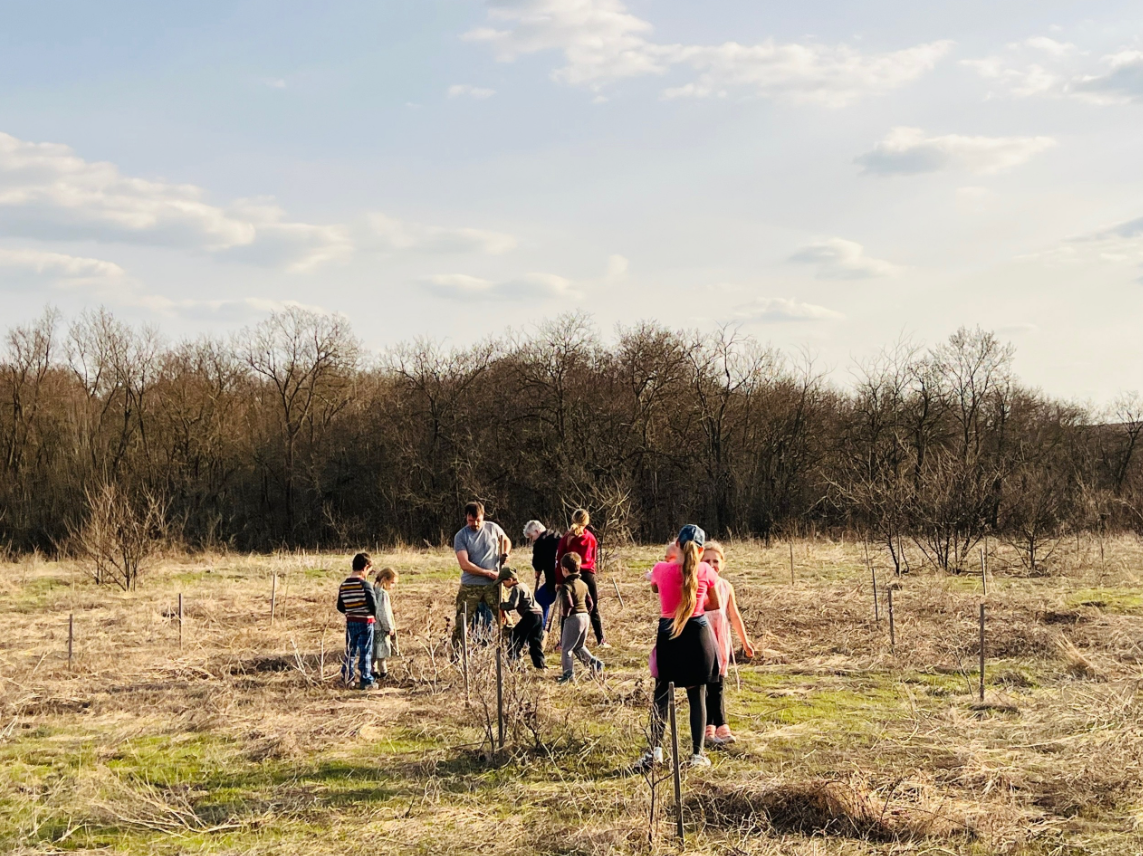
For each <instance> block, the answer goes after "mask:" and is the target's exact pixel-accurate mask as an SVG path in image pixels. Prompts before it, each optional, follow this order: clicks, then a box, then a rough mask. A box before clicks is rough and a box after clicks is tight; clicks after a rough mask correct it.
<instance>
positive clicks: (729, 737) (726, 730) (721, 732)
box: [708, 725, 737, 743]
mask: <svg viewBox="0 0 1143 856" xmlns="http://www.w3.org/2000/svg"><path fill="white" fill-rule="evenodd" d="M708 739H709V735H708ZM714 739H715V741H716V742H717V743H736V742H737V738H736V737H735V736H734V735H733V734H731V733H730V726H729V725H720V726H718V728H717V729H715V732H714Z"/></svg>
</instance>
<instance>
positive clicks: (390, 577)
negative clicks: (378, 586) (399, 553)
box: [374, 568, 397, 584]
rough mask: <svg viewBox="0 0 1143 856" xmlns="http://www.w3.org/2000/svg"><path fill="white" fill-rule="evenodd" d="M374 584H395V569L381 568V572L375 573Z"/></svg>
mask: <svg viewBox="0 0 1143 856" xmlns="http://www.w3.org/2000/svg"><path fill="white" fill-rule="evenodd" d="M374 582H378V583H382V584H384V583H387V582H397V571H396V569H395V568H382V569H381V570H379V571H378V572H377V576H376V577H374Z"/></svg>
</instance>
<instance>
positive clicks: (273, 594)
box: [270, 574, 278, 627]
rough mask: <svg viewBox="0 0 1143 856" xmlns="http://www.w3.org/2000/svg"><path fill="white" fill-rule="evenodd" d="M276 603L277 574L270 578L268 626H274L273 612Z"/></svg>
mask: <svg viewBox="0 0 1143 856" xmlns="http://www.w3.org/2000/svg"><path fill="white" fill-rule="evenodd" d="M277 605H278V575H277V574H274V576H273V577H271V579H270V626H271V627H273V626H274V612H275V608H276V607H277Z"/></svg>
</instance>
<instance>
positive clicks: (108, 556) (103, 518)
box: [74, 482, 167, 591]
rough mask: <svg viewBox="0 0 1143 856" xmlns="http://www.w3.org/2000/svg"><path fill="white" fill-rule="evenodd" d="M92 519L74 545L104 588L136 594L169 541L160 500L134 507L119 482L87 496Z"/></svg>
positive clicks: (77, 534) (143, 500) (145, 500)
mask: <svg viewBox="0 0 1143 856" xmlns="http://www.w3.org/2000/svg"><path fill="white" fill-rule="evenodd" d="M87 505H88V509H89V511H88V517H87V520H86V522H85V523H84V524H83V526H82V527H81V528H80V529H79V530H78V531H77V532H75V533H74V544H75V546H76V547H77V548H78V550H79V552H80V555H81V557H82V558H83V559H85V560H86V561H87V562H89V563H90V564H88V565H86V566H85V567H86V570H87V572H88V574H89V575H90V576H91V578H92V579H93V580H94V581H95V582H96V583H98V584H99V585H116V586H118V587H119V588H121V589H123V591H134V590H135V588H136V586H137V585H138V583H139V578H140V577H141V576H142V574H143V573H144V571H146V569H147V566H148V563H149V561H150V560H151V559H152V558H153V557H154V556H155V554H156V553H158V552H159V550H161V549H162V546H163V544H164V542H165V540H166V536H167V527H166V506H165V504H164V502H163V501H162V500H161V499H160V498H159V497H156V496H154V495H147V496H144V497H142V498H141V499H140V500H138V501H136V502H132V501H131V499H130V498H129V497H128V496H127V494H126V493H125V492H124V491H123V490H121V489H120V488H118V487H117V486H116V485H115V484H114V483H113V482H107V483H105V484H103V485H101V486H100V487H98V488H93V489H91V490H89V491H88V492H87Z"/></svg>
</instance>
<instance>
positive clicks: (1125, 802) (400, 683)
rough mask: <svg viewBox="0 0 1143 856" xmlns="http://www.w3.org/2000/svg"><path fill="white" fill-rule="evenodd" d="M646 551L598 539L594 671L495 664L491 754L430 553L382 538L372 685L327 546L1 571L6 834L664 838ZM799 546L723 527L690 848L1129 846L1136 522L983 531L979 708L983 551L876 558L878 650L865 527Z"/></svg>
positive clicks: (573, 842) (577, 843) (202, 842)
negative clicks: (929, 563) (320, 550)
mask: <svg viewBox="0 0 1143 856" xmlns="http://www.w3.org/2000/svg"><path fill="white" fill-rule="evenodd" d="M526 552H527V551H525V553H526ZM659 552H660V550H659V548H628V549H624V550H622V551H621V552H620V553H619V554H618V555H611V556H608V557H606V558H607V567H606V568H605V570H604V571H603V573H602V577H601V591H602V592H603V595H604V598H605V599H604V603H603V610H604V619H605V625H606V627H607V628H608V636H609V641H611V642H612V644H613V645H614V646H615V647H614V648H613V649H612V650H608V651H603V652H601V655H602V656H603V658H604V659H605V661H606V663H607V671H606V675H605V677H604V678H603V679H602V680H599V681H594V680H590V679H587V678H585V677H581V679H580V681H579V683H578V684H577V685H576V686H575V687H557V686H556V685H555V683H554V678H555V676H556V675H557V674H558V670H556V669H550V670H549V671H547V672H546V673H543V674H542V675H540V674H537V673H535V672H533V671H531V669H530V668H528V669H515V668H514V669H510V670H509V671H508V673H507V677H506V696H507V709H508V735H507V747H506V749H505V750H504V751H503V752H502V753H493V752H491V748H492V747H491V743H490V740H491V738H492V737H493V736H494V734H495V730H496V727H495V707H494V705H495V685H494V680H493V678H492V675H493V668H492V665H491V662H492V660H491V656H490V655H489V654H488V653H487V652H485V651H474V653H473V657H472V662H471V671H472V678H471V688H470V695H471V703H470V704H468V705H467V706H466V701H465V691H464V682H463V678H462V675H461V672H460V670H459V669H458V668H457V667H456V666H454V665H453V664H452V663H451V662H450V661H449V658H448V646H447V640H448V634H449V629H450V622H451V617H452V599H453V596H454V593H455V584H456V576H457V575H456V573H455V570H454V562H453V559H452V556H451V554H449V553H446V552H442V551H408V552H399V553H387V554H383V555H379V556H375V559H376V561H377V564H378V566H380V565H381V564H392V565H394V566H396V567H397V568H398V569H399V571H400V572H401V582H400V584H399V586H398V589H397V591H396V594H395V601H394V602H395V607H396V613H397V619H398V622H399V624H400V626H401V646H402V649H403V651H402V653H403V656H402V657H401V658H400V659H397V660H395V661H393V663H394V679H393V680H392V681H391V682H390V683H389V684H388V685H387V686H385V687H384V688H383V689H380V690H378V691H375V692H373V693H369V694H364V693H361V692H359V691H355V690H350V689H345V688H344V687H342V686H341V685H340V682H339V681H338V679H337V670H338V661H339V654H340V648H341V639H342V627H343V625H342V621H341V617H340V616H339V615H338V614H337V613H336V612H335V611H334V609H333V604H334V600H335V597H336V587H337V583H338V582H339V581H340V580H341V578H342V577H343V575H344V572H345V569H346V567H347V566H348V560H349V557H348V556H347V555H325V554H323V555H312V554H311V555H301V554H296V555H293V554H290V555H278V556H245V555H235V554H230V555H193V556H176V557H168V558H167V559H165V560H164V561H163V562H162V563H161V564H160V565H159V566H157V567H156V568H154V569H153V570H152V571H151V572H150V573H149V576H148V577H147V578H145V579H144V581H143V582H142V583H141V585H140V587H139V590H138V591H137V592H132V593H122V592H118V591H112V590H109V589H106V588H99V587H96V586H94V585H92V584H90V583H88V582H85V581H84V578H83V576H82V575H81V573H80V572H79V571H78V569H77V568H76V567H74V566H72V565H70V564H68V563H66V562H65V563H54V562H43V561H39V560H26V561H23V562H20V563H13V564H7V565H2V566H0V771H2V772H0V847H2V849H3V851H4V852H14V853H21V854H24V853H53V852H62V851H68V852H95V851H98V852H112V853H128V852H129V853H159V854H172V853H249V854H256V853H291V854H297V856H309V854H327V853H328V854H344V853H364V852H372V853H423V854H434V856H438V854H453V853H455V854H460V853H477V852H479V853H481V854H482V856H501V854H503V856H507V854H585V856H586V854H592V856H596V854H629V853H630V854H635V853H660V852H662V853H666V852H678V850H679V847H678V845H677V843H676V842H675V840H674V839H673V837H672V836H673V823H672V817H671V811H672V810H673V797H672V795H671V785H670V781H669V779H668V780H665V781H663V782H662V783H660V784H659V785H658V786H657V789H656V792H655V793H656V799H655V803H654V807H655V816H654V820H653V821H652V819H651V808H652V787H651V784H650V783H649V782H648V780H647V779H645V778H644V777H642V776H639V775H629V774H628V773H627V772H626V768H627V767H628V766H629V765H630V763H631V762H632V761H633V760H634V759H635V758H636V757H638V755H639V753H640V751H641V749H642V746H643V744H644V741H645V737H644V728H645V725H646V719H647V712H648V707H649V702H650V698H649V696H650V688H651V680H650V677H649V675H648V673H647V666H646V663H647V653H648V648H649V645H650V641H651V640H652V638H653V627H654V619H655V615H656V608H655V602H654V601H653V595H652V594H651V593H650V592H649V591H648V590H647V587H646V584H645V583H644V582H643V581H642V575H643V573H644V572H645V571H646V570H647V569H648V568H649V567H650V565H651V563H652V562H653V560H654V559H655V558H656V557H657V555H658V554H659ZM1101 552H1102V553H1103V555H1102V556H1101ZM793 556H794V580H793V582H791V573H790V552H789V545H788V544H787V543H784V542H783V543H777V542H775V543H774V544H773V545H772V546H771V547H769V548H767V547H765V546H763V545H761V544H756V543H749V542H740V543H736V544H733V545H731V546H730V548H729V549H728V558H729V570H728V577H729V578H730V579H732V580H733V581H734V582H735V584H736V586H737V589H738V592H739V598H740V601H741V602H742V606H743V612H744V615H745V618H746V622H747V625H748V627H749V628H750V629H751V631H752V633H753V634H754V636H755V642H756V647H757V648H758V649H759V655H758V656H757V657H756V658H755V660H754V662H752V663H749V664H746V663H740V666H739V669H738V672H737V674H736V675H733V676H732V677H731V690H730V693H729V708H730V715H731V723H732V726H733V728H734V730H735V731H736V733H737V734H738V736H739V742H738V743H737V744H736V745H734V746H732V747H729V748H727V749H715V750H712V751H711V755H712V757H713V759H714V765H713V767H712V768H710V769H706V770H701V771H692V772H688V773H686V774H685V778H684V781H683V792H684V801H685V806H684V819H685V824H686V830H687V843H686V847H685V849H686V852H689V853H712V854H713V853H731V854H743V855H745V854H779V853H781V854H827V853H828V854H866V853H902V852H909V853H934V854H941V853H943V854H950V853H956V854H984V853H1013V854H1088V853H1091V854H1095V853H1100V854H1129V853H1140V852H1143V787H1141V780H1143V706H1141V704H1140V702H1141V701H1143V699H1141V698H1140V681H1141V678H1143V667H1141V664H1143V590H1141V588H1140V578H1141V574H1143V544H1141V543H1140V542H1139V541H1138V540H1137V539H1134V538H1127V537H1124V538H1121V539H1118V540H1115V541H1112V542H1109V543H1108V544H1107V545H1106V549H1105V550H1103V551H1101V549H1100V546H1099V544H1098V543H1097V542H1096V541H1095V540H1094V539H1089V538H1088V537H1086V536H1085V537H1084V538H1082V539H1080V540H1075V541H1069V542H1068V543H1067V544H1065V545H1063V547H1061V550H1060V552H1059V553H1057V555H1056V557H1055V559H1054V560H1053V561H1054V565H1053V575H1052V576H1039V577H1029V576H1027V575H1025V573H1024V572H1022V571H1021V569H1020V565H1019V563H1018V561H1017V560H1016V558H1015V556H1014V555H1012V556H1009V555H1008V554H1007V553H1006V552H1005V550H1004V549H1003V548H997V546H996V545H995V544H992V545H990V567H991V568H992V569H994V570H995V571H996V574H995V577H994V578H992V579H991V580H990V585H989V594H988V596H987V604H988V613H987V614H988V618H987V634H988V636H987V654H988V660H987V691H986V699H985V704H983V705H981V704H979V699H978V695H977V693H978V683H977V681H978V676H977V671H976V669H977V656H978V653H977V652H978V648H977V645H978V636H977V633H978V631H977V619H978V614H979V603H980V601H981V591H980V589H981V579H980V576H979V573H977V574H976V575H973V576H970V575H967V574H966V575H962V576H952V575H947V574H944V573H938V572H935V571H933V570H929V569H914V571H913V572H912V573H910V574H908V575H906V576H903V577H901V578H900V580H899V581H898V580H893V579H891V578H890V576H889V571H888V565H887V563H886V561H885V560H884V558H882V557H880V556H879V555H877V554H874V555H873V562H874V565H876V566H878V569H879V575H880V579H879V582H880V583H881V584H882V585H883V586H884V585H885V584H893V585H894V586H895V587H896V588H895V591H894V610H895V616H894V617H895V630H896V649H895V651H893V650H891V648H890V639H889V628H888V621H887V620H886V618H885V612H884V610H885V600H884V596H885V592H884V591H882V593H881V597H882V600H881V608H882V618H881V621H879V622H878V621H875V620H874V616H873V593H872V588H871V581H870V576H869V571H868V569H867V568H866V565H865V559H864V555H863V550H862V547H861V545H860V544H855V543H853V542H848V543H839V542H831V541H827V540H816V541H809V540H806V541H799V542H797V543H795V544H794V548H793ZM519 558H521V559H524V560H525V562H526V558H527V557H526V555H525V556H520V557H519ZM274 574H277V575H278V586H277V603H276V615H275V620H274V623H273V625H271V622H270V591H271V578H272V575H274ZM613 580H614V581H615V582H616V583H617V584H618V588H619V590H620V592H621V593H622V595H623V599H624V604H625V605H624V606H623V607H620V605H619V602H618V600H617V599H616V596H615V589H614V588H613V583H612V581H613ZM180 593H181V594H182V595H183V597H184V624H183V627H182V647H181V648H180V645H179V638H180V628H179V623H178V618H177V614H178V613H177V602H178V595H179V594H180ZM69 614H74V622H75V624H74V626H75V643H74V660H73V662H72V664H71V666H70V668H69V663H68V616H69ZM549 663H550V664H551V665H553V666H554V665H556V663H557V659H556V656H555V655H554V654H551V655H549ZM684 704H685V697H684V696H683V694H682V693H680V705H684ZM680 716H681V721H682V723H684V725H685V722H686V717H685V711H681V713H680Z"/></svg>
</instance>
